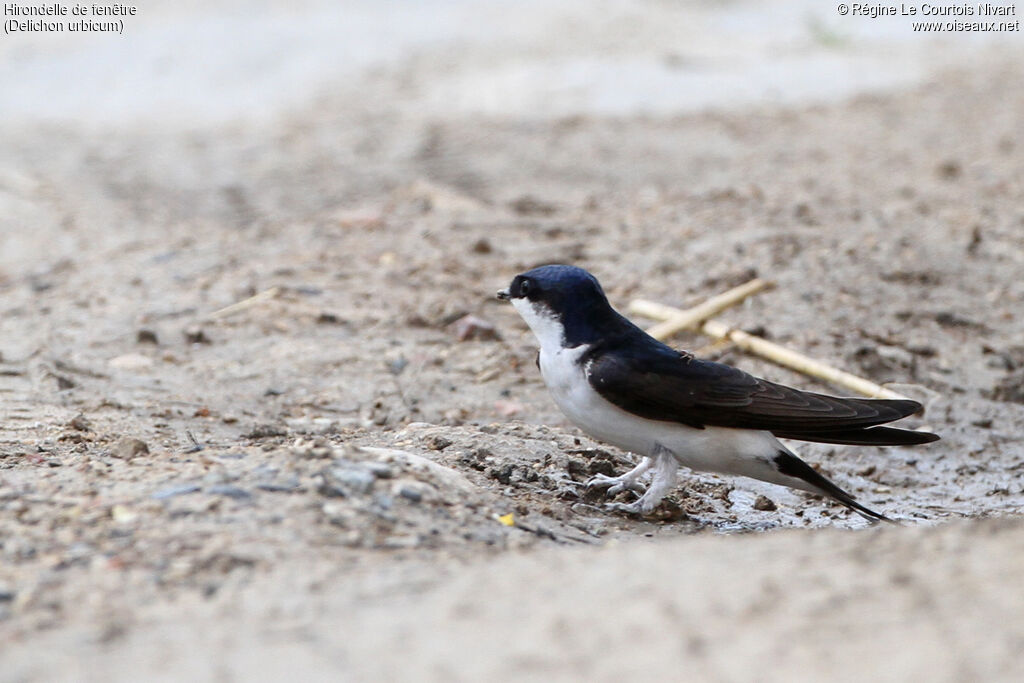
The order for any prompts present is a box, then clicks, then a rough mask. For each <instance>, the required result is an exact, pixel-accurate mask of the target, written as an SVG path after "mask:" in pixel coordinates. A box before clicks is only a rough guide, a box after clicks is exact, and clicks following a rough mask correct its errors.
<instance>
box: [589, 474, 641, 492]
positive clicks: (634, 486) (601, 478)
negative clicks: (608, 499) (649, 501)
mask: <svg viewBox="0 0 1024 683" xmlns="http://www.w3.org/2000/svg"><path fill="white" fill-rule="evenodd" d="M638 479H639V477H638V476H633V477H631V476H629V474H628V473H627V474H624V475H622V476H621V477H609V476H608V475H607V474H595V475H594V476H593V477H592V478H591V479H590V481H588V482H587V488H588V489H589V488H606V489H608V491H607V493H608V495H609V496H616V495H618V494H620V493H622V492H623V491H634V492H636V493H639V494H642V493H643V492H644V485H643V484H641V483H640V482H639V481H637V480H638Z"/></svg>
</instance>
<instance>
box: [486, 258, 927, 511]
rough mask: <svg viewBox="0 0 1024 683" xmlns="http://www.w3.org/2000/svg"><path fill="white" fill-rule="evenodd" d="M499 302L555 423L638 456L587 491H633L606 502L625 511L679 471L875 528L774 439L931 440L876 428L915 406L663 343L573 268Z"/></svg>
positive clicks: (650, 500) (529, 277) (530, 276)
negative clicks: (795, 500) (847, 512)
mask: <svg viewBox="0 0 1024 683" xmlns="http://www.w3.org/2000/svg"><path fill="white" fill-rule="evenodd" d="M497 297H498V299H501V300H504V301H509V302H511V303H512V305H513V306H514V307H515V309H516V311H517V312H518V313H519V315H520V316H521V317H522V318H523V320H524V321H525V322H526V324H527V325H528V326H529V328H530V330H531V331H532V332H533V334H534V336H535V337H536V338H537V342H538V343H539V346H540V348H539V353H538V356H537V365H538V367H539V368H540V373H541V376H542V377H543V379H544V383H545V384H546V385H547V388H548V390H549V392H550V394H551V396H552V398H553V399H554V401H555V403H556V404H557V405H558V408H559V409H560V410H561V411H562V413H563V414H564V415H565V416H566V417H567V418H568V419H569V420H570V421H571V422H573V423H574V424H575V425H576V426H577V427H579V428H580V429H581V430H583V431H584V432H585V433H586V434H588V435H589V436H591V437H593V438H595V439H597V440H598V441H602V442H605V443H608V444H611V445H612V446H615V447H618V448H621V449H623V450H625V451H628V452H632V453H634V454H636V455H639V456H641V458H642V459H641V461H640V463H639V464H638V465H637V466H636V467H634V468H633V469H631V470H629V471H628V472H626V473H625V474H622V475H620V476H615V477H612V476H608V475H603V474H599V475H596V476H595V477H594V478H593V479H591V480H590V481H589V482H588V486H595V487H602V488H606V489H607V495H608V496H610V497H613V496H616V495H618V494H619V493H621V492H623V491H633V492H634V493H635V494H636V495H637V496H638V497H637V499H636V500H635V501H633V502H631V503H611V504H610V506H612V507H614V508H617V509H619V510H622V511H624V512H627V513H633V514H639V515H647V514H650V513H651V512H653V511H654V510H655V508H657V506H658V505H659V504H660V502H661V501H662V499H663V498H664V497H665V496H666V495H667V494H668V493H669V492H670V491H671V490H672V489H673V488H674V487H675V484H676V477H677V475H678V469H679V466H684V467H687V468H689V469H691V470H694V471H705V472H716V473H720V474H727V475H739V476H745V477H751V478H753V479H759V480H762V481H766V482H770V483H772V484H780V485H782V486H788V487H790V488H795V489H800V490H803V491H809V492H811V493H815V494H823V495H825V496H828V497H830V498H832V499H834V500H836V501H838V502H839V503H841V504H843V505H845V506H846V507H848V508H850V509H851V510H853V511H855V512H856V513H858V514H860V515H861V516H863V517H864V518H866V519H867V520H869V521H871V522H877V521H888V522H891V521H892V520H891V519H890V518H889V517H887V516H886V515H884V514H882V513H879V512H876V511H874V510H871V509H869V508H868V507H866V506H864V505H863V504H861V503H859V502H857V501H856V500H855V499H854V497H853V496H852V495H851V494H849V493H848V492H847V491H845V490H844V489H842V488H840V487H839V486H838V485H836V484H835V483H833V482H832V481H830V480H829V479H827V478H826V477H825V476H823V475H822V474H821V473H819V472H818V471H817V470H815V469H814V468H813V467H812V466H811V465H809V464H807V463H806V462H805V461H803V460H801V459H800V457H798V456H797V455H796V453H794V452H793V451H792V450H790V449H789V448H788V447H787V446H786V445H785V444H783V443H782V441H780V439H789V440H799V441H810V442H817V443H829V444H848V445H871V446H910V445H918V444H925V443H930V442H933V441H936V440H938V439H939V436H938V435H937V434H932V433H929V432H923V431H913V430H908V429H899V428H896V427H885V426H880V425H884V424H886V423H889V422H893V421H895V420H898V419H900V418H903V417H907V416H909V415H912V414H914V413H917V412H919V411H920V410H921V404H920V403H918V402H916V401H912V400H909V399H867V398H840V397H835V396H827V395H824V394H818V393H813V392H810V391H803V390H801V389H795V388H793V387H788V386H784V385H782V384H778V383H775V382H771V381H769V380H766V379H761V378H758V377H755V376H753V375H751V374H749V373H747V372H744V371H743V370H740V369H738V368H734V367H732V366H729V365H725V364H723V363H717V362H713V361H708V360H702V359H700V358H696V357H695V356H694V355H693V354H691V353H687V352H685V351H680V350H676V349H674V348H672V347H670V346H668V345H666V344H663V343H662V342H660V341H658V340H657V339H655V338H654V337H651V336H650V335H649V334H647V333H646V332H644V331H643V330H642V329H640V328H639V327H638V326H636V325H635V324H633V323H632V322H630V321H629V320H628V319H626V318H625V317H624V316H623V315H621V314H620V313H618V312H617V311H616V310H615V309H614V308H612V306H611V304H610V303H609V302H608V297H607V296H606V295H605V293H604V290H603V289H602V288H601V285H600V283H599V282H598V281H597V278H595V277H594V276H593V275H591V274H590V273H589V272H587V271H586V270H584V269H582V268H579V267H577V266H571V265H557V264H556V265H545V266H540V267H537V268H533V269H531V270H528V271H526V272H524V273H520V274H519V275H516V276H515V277H514V278H513V279H512V282H511V284H510V285H509V286H508V288H506V289H503V290H501V291H499V292H498V293H497ZM648 475H649V476H650V484H649V485H648V486H647V487H646V488H644V485H643V483H642V480H643V479H645V478H646V477H647V476H648Z"/></svg>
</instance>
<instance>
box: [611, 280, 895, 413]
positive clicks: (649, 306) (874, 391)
mask: <svg viewBox="0 0 1024 683" xmlns="http://www.w3.org/2000/svg"><path fill="white" fill-rule="evenodd" d="M747 284H750V283H747ZM737 289H739V288H737ZM726 294H728V292H726ZM722 296H723V297H724V296H725V295H722ZM715 298H718V297H715ZM702 305H703V304H702ZM629 310H630V312H631V313H633V314H635V315H642V316H644V317H645V318H652V319H654V320H676V319H679V320H681V319H682V316H683V314H684V313H686V311H682V310H680V309H678V308H673V307H672V306H666V305H664V304H659V303H655V302H653V301H643V300H638V301H634V302H633V303H632V304H630V306H629ZM690 310H695V309H690ZM699 319H700V318H698V320H699ZM698 324H699V328H697V329H698V330H699V331H700V332H702V333H704V334H706V335H708V336H710V337H715V338H716V339H728V340H729V341H731V342H732V343H734V344H735V345H736V346H738V347H739V348H741V349H743V350H744V351H748V352H750V353H753V354H756V355H758V356H761V357H763V358H767V359H768V360H770V361H772V362H773V363H776V364H778V365H781V366H783V367H787V368H790V369H791V370H796V371H797V372H802V373H803V374H805V375H810V376H811V377H816V378H818V379H821V380H824V381H826V382H830V383H832V384H836V385H838V386H841V387H846V388H847V389H851V390H853V391H856V392H857V393H859V394H863V395H865V396H868V397H870V398H894V399H906V398H907V397H906V396H904V395H902V394H898V393H896V392H895V391H892V390H891V389H886V388H885V387H883V386H880V385H878V384H875V383H874V382H872V381H870V380H866V379H864V378H863V377H857V376H856V375H852V374H850V373H848V372H845V371H843V370H839V369H837V368H834V367H832V366H830V365H826V364H824V363H822V362H820V361H816V360H814V359H813V358H810V357H808V356H805V355H803V354H802V353H797V352H796V351H791V350H790V349H787V348H786V347H784V346H779V345H778V344H775V343H772V342H770V341H768V340H767V339H762V338H761V337H756V336H754V335H752V334H749V333H747V332H744V331H743V330H737V329H734V328H732V327H729V326H728V325H726V324H725V323H723V322H719V321H717V320H705V321H704V322H703V324H700V323H698ZM656 327H658V326H657V325H655V326H654V327H652V328H651V330H654V329H655V328H656ZM694 327H696V325H694ZM651 330H649V332H650V331H651ZM662 339H664V337H662Z"/></svg>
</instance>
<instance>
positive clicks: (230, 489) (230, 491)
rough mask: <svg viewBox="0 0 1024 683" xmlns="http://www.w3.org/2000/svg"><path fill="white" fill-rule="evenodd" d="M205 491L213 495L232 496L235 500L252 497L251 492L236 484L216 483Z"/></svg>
mask: <svg viewBox="0 0 1024 683" xmlns="http://www.w3.org/2000/svg"><path fill="white" fill-rule="evenodd" d="M206 492H207V493H212V494H213V495H215V496H227V497H228V498H234V499H235V500H247V499H249V498H252V494H251V493H249V492H248V491H246V490H245V489H243V488H240V487H238V486H230V485H227V484H218V485H216V486H211V487H210V488H208V489H206Z"/></svg>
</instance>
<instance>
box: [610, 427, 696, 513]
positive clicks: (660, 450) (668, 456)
mask: <svg viewBox="0 0 1024 683" xmlns="http://www.w3.org/2000/svg"><path fill="white" fill-rule="evenodd" d="M648 460H649V461H650V465H648V467H653V469H654V476H653V477H652V479H651V485H650V486H648V487H647V491H646V492H644V495H642V496H640V499H639V500H637V501H635V502H633V503H628V504H624V503H612V504H611V505H610V507H612V508H613V509H616V510H622V511H623V512H630V513H633V514H639V515H646V514H647V513H649V512H651V511H652V510H654V508H656V507H658V503H660V502H661V499H662V498H664V497H665V495H666V494H667V493H668V492H669V491H671V490H672V488H673V487H674V486H675V485H676V472H678V471H679V462H678V461H677V460H676V458H675V456H674V455H673V454H672V451H670V450H668V449H667V448H664V447H663V446H661V445H660V444H659V445H658V446H657V447H656V449H655V451H654V455H652V456H651V457H650V458H648Z"/></svg>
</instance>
